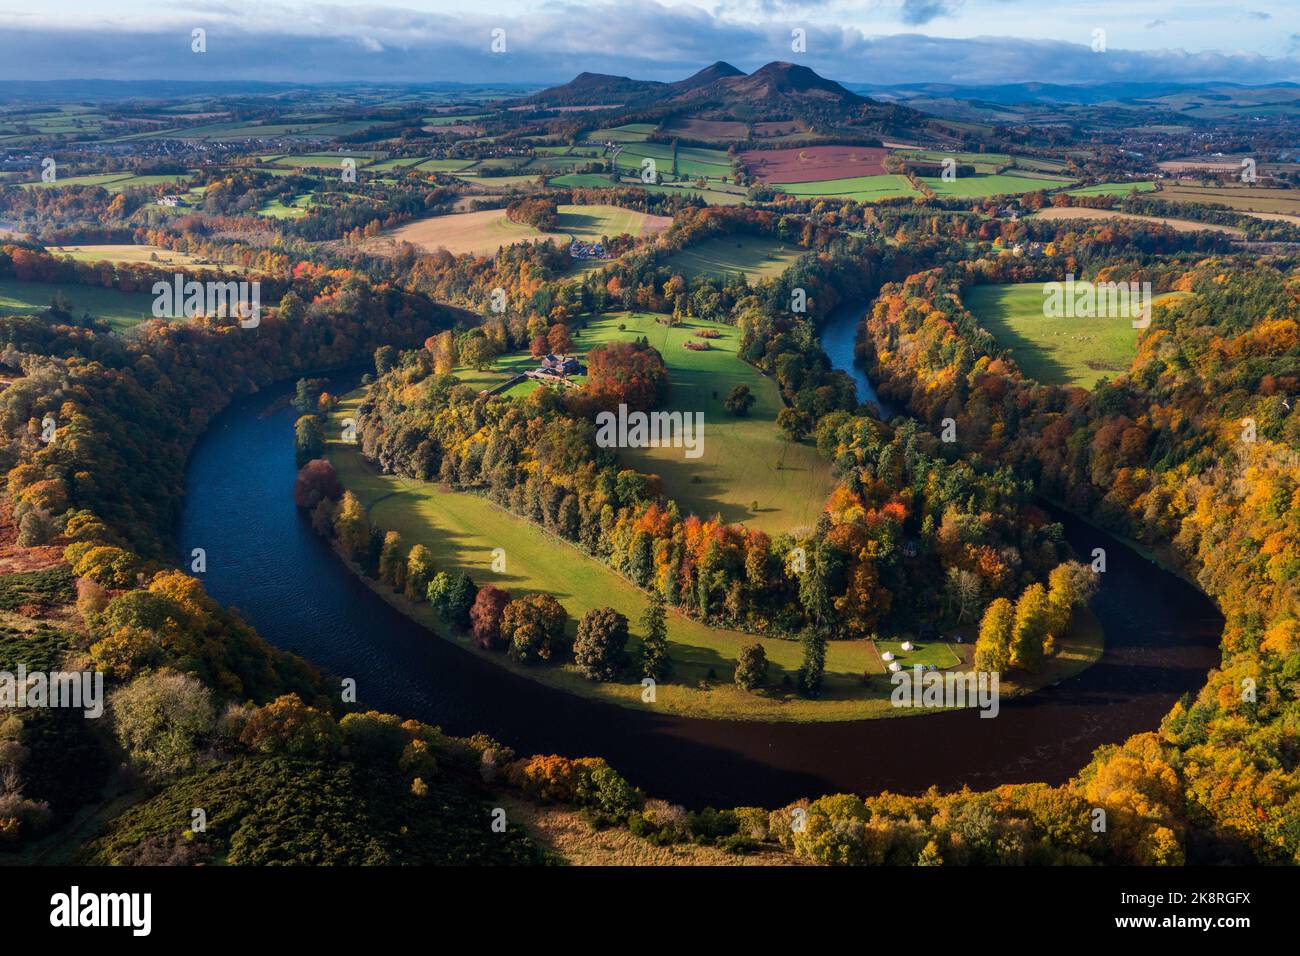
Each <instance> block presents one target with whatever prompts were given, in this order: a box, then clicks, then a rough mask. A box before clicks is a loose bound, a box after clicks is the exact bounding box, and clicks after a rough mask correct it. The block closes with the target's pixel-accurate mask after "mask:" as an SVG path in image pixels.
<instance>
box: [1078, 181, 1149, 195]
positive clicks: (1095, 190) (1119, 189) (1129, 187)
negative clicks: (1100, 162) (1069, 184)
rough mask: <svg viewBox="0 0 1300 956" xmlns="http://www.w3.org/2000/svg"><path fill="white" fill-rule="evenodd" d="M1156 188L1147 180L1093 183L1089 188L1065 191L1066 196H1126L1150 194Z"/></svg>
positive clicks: (1083, 187) (1082, 187)
mask: <svg viewBox="0 0 1300 956" xmlns="http://www.w3.org/2000/svg"><path fill="white" fill-rule="evenodd" d="M1155 188H1156V184H1155V183H1153V182H1150V181H1149V180H1135V181H1133V182H1127V183H1095V184H1093V185H1091V186H1080V187H1078V188H1077V189H1067V190H1066V191H1065V194H1066V195H1067V196H1127V195H1130V194H1131V193H1145V192H1151V190H1153V189H1155Z"/></svg>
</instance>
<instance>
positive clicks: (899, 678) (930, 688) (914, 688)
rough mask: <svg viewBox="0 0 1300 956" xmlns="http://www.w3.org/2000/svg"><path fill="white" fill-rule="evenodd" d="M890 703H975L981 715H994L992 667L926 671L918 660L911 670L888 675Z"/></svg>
mask: <svg viewBox="0 0 1300 956" xmlns="http://www.w3.org/2000/svg"><path fill="white" fill-rule="evenodd" d="M889 682H890V683H891V684H893V685H894V691H893V693H892V694H890V695H889V702H890V704H892V705H893V706H894V707H978V708H979V710H980V716H981V717H996V716H997V715H998V710H999V709H1000V708H1001V704H1000V703H999V701H1000V697H999V691H998V674H997V672H996V671H948V672H940V671H927V670H926V669H925V668H924V667H922V666H921V665H920V664H917V665H915V666H913V667H912V669H911V671H908V670H897V671H894V672H893V673H892V674H890V675H889Z"/></svg>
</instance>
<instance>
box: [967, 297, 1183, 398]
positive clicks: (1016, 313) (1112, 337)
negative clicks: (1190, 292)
mask: <svg viewBox="0 0 1300 956" xmlns="http://www.w3.org/2000/svg"><path fill="white" fill-rule="evenodd" d="M1181 294H1182V293H1166V294H1165V295H1157V296H1154V297H1153V302H1152V304H1153V306H1158V305H1160V304H1161V303H1164V302H1168V301H1171V300H1172V299H1174V298H1177V297H1178V296H1179V295H1181ZM1044 299H1045V295H1044V292H1043V283H1041V282H1024V283H1014V284H1007V285H979V286H975V287H973V288H971V289H969V290H968V291H967V292H966V295H965V296H964V298H963V302H964V304H965V306H966V308H968V309H969V310H970V311H971V313H972V314H974V316H975V318H976V319H978V320H979V323H980V325H982V326H984V328H986V329H988V330H989V332H990V333H992V335H993V337H994V338H995V339H997V342H998V344H999V345H1001V346H1003V347H1004V348H1006V349H1008V350H1009V351H1010V352H1011V356H1012V358H1014V359H1015V360H1016V364H1017V365H1019V366H1020V370H1021V371H1022V372H1024V373H1025V375H1026V376H1028V377H1029V378H1033V379H1036V380H1037V381H1040V382H1042V383H1044V384H1045V385H1074V386H1078V387H1079V388H1087V389H1091V388H1092V387H1093V386H1095V385H1096V384H1097V383H1098V382H1099V381H1101V379H1103V378H1110V379H1113V378H1116V377H1117V376H1119V375H1121V374H1123V373H1124V372H1127V371H1128V367H1129V365H1130V364H1131V363H1132V361H1133V357H1134V356H1135V355H1136V354H1137V339H1138V335H1139V334H1140V333H1139V330H1137V329H1134V328H1133V320H1132V319H1131V318H1129V317H1091V318H1090V317H1080V316H1073V317H1066V316H1045V315H1044V314H1043V311H1044V309H1043V303H1044Z"/></svg>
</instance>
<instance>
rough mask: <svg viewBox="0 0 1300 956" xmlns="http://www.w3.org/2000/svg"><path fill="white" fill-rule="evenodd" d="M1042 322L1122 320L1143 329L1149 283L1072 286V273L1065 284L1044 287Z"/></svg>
mask: <svg viewBox="0 0 1300 956" xmlns="http://www.w3.org/2000/svg"><path fill="white" fill-rule="evenodd" d="M1043 318H1047V319H1061V318H1066V319H1095V318H1106V319H1120V318H1123V319H1132V320H1133V328H1135V329H1145V328H1146V327H1147V326H1149V325H1150V324H1151V283H1150V282H1086V281H1085V282H1075V281H1074V274H1073V273H1071V274H1069V275H1067V276H1066V277H1065V281H1064V282H1045V283H1043Z"/></svg>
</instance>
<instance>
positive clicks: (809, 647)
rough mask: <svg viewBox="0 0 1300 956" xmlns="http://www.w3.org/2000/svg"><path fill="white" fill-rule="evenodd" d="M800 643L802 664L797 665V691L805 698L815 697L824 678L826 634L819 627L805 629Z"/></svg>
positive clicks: (818, 693)
mask: <svg viewBox="0 0 1300 956" xmlns="http://www.w3.org/2000/svg"><path fill="white" fill-rule="evenodd" d="M801 642H802V644H803V663H802V664H800V665H799V675H798V681H799V690H800V691H801V692H802V693H803V695H804V696H805V697H817V696H818V695H820V694H821V691H822V679H823V678H824V677H825V676H826V634H825V633H824V632H823V630H822V629H821V628H819V627H809V628H805V629H804V632H803V636H802V638H801Z"/></svg>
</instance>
